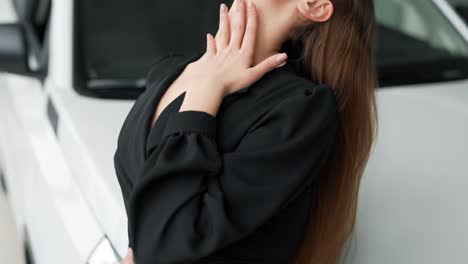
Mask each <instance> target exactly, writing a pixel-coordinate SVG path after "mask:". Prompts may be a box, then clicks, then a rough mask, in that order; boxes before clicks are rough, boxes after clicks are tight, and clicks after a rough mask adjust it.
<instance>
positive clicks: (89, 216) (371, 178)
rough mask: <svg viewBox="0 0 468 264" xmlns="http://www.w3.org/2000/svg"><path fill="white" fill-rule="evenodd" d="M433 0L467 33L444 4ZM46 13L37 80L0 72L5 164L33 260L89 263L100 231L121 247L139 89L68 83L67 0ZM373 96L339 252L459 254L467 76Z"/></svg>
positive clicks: (372, 256)
mask: <svg viewBox="0 0 468 264" xmlns="http://www.w3.org/2000/svg"><path fill="white" fill-rule="evenodd" d="M434 3H436V5H437V6H438V7H439V8H440V10H441V11H442V12H443V13H444V14H445V15H446V16H447V17H448V19H449V20H450V21H451V23H452V24H453V25H454V26H455V27H456V28H457V30H458V31H459V32H460V33H461V34H463V36H464V38H465V39H466V40H468V30H467V28H466V27H465V25H464V24H463V22H462V20H461V19H460V18H458V17H457V16H456V14H455V13H454V12H453V10H452V9H451V8H450V7H449V6H448V4H447V3H446V2H445V1H444V0H434ZM50 25H51V31H50V32H51V34H50V51H51V52H50V56H49V70H48V75H47V78H46V79H45V81H44V82H40V81H38V80H36V79H32V78H28V77H21V76H17V75H10V74H0V147H1V149H0V152H1V153H0V158H1V161H0V165H1V166H2V169H3V170H4V172H5V176H6V179H7V183H8V186H9V190H10V192H9V195H10V199H9V201H10V203H11V204H12V208H13V210H14V216H15V219H16V222H17V223H18V226H17V228H18V230H19V232H20V233H21V234H23V231H24V229H23V228H24V227H26V229H27V230H28V231H27V232H28V237H29V238H30V240H31V245H32V248H33V252H34V257H35V259H36V263H40V264H42V263H44V264H55V263H57V264H58V263H60V264H61V263H85V262H86V261H87V259H88V257H89V255H90V254H91V253H92V252H93V250H94V249H95V247H96V245H97V244H98V243H99V241H102V239H103V237H107V238H108V239H109V241H110V242H111V243H112V246H113V247H114V249H115V250H116V251H117V252H118V253H119V254H120V255H121V256H123V255H125V254H126V251H127V245H128V239H127V227H126V221H127V219H126V215H125V209H124V205H123V201H122V197H121V193H120V188H119V185H118V182H117V178H116V177H115V171H114V167H113V154H114V151H115V148H116V144H117V137H118V133H119V131H120V128H121V125H122V123H123V121H124V118H125V116H126V114H127V113H128V112H129V110H130V108H131V106H132V105H133V103H134V101H133V100H111V99H100V98H92V97H85V96H82V95H80V94H78V93H77V92H76V90H75V89H74V88H73V85H74V82H73V76H74V69H73V65H74V64H73V58H74V56H73V43H74V40H73V30H72V29H73V0H60V1H53V5H52V12H51V22H50ZM377 104H378V114H379V124H380V127H379V135H378V139H377V142H376V146H375V148H374V151H373V153H372V155H371V158H370V160H369V163H368V166H367V168H366V171H365V174H364V176H363V181H362V184H361V192H360V196H359V206H358V219H357V228H356V232H355V234H354V237H353V243H351V248H350V249H351V251H350V252H349V253H350V254H349V258H347V262H346V263H355V264H358V263H359V264H367V263H368V264H371V263H372V264H374V263H441V262H444V263H445V262H450V263H462V262H463V263H464V262H466V260H467V259H468V257H467V256H465V255H464V252H468V248H467V246H466V245H468V241H467V240H468V239H467V238H468V231H467V230H468V229H467V228H465V229H463V227H464V226H465V225H464V223H465V222H467V221H468V214H467V213H466V212H467V211H468V210H466V209H467V208H466V203H464V201H467V200H468V194H465V193H466V192H464V190H463V187H464V186H468V182H467V181H468V177H467V176H468V165H467V164H468V163H467V162H466V158H465V157H467V156H468V155H467V153H466V151H467V149H468V140H466V139H465V137H466V135H467V134H468V80H462V81H452V82H445V83H433V84H424V85H411V86H401V87H387V88H383V89H379V90H378V91H377ZM54 113H55V114H56V115H57V120H58V122H57V127H56V130H54V121H53V120H54V118H55V117H54ZM23 236H24V234H23ZM442 260H444V261H442ZM445 260H450V261H445ZM431 261H432V262H431Z"/></svg>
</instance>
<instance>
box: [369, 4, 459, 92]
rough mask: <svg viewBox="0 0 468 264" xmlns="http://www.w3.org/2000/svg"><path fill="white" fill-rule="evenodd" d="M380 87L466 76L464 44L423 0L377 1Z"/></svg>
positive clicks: (448, 24)
mask: <svg viewBox="0 0 468 264" xmlns="http://www.w3.org/2000/svg"><path fill="white" fill-rule="evenodd" d="M376 4H377V19H378V21H379V36H378V37H379V38H378V53H377V63H378V67H379V75H380V84H381V86H388V85H404V84H417V83H426V82H439V81H449V80H455V79H463V78H467V77H468V46H467V43H466V42H465V40H464V39H463V38H462V37H461V35H459V33H458V32H457V31H456V29H455V28H454V27H453V26H452V25H451V24H450V23H449V22H448V20H447V19H446V18H445V17H444V16H443V15H442V13H441V12H440V10H438V9H437V8H436V6H435V5H434V4H433V3H432V1H427V0H411V1H401V0H377V1H376Z"/></svg>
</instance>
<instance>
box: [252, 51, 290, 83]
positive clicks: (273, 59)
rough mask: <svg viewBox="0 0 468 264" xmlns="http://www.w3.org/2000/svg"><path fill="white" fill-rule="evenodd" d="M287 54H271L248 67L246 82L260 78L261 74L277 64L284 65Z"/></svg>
mask: <svg viewBox="0 0 468 264" xmlns="http://www.w3.org/2000/svg"><path fill="white" fill-rule="evenodd" d="M287 58H288V56H287V55H286V53H279V54H275V55H273V56H270V57H268V58H267V59H265V60H264V61H262V62H260V63H259V64H257V65H255V66H254V67H252V68H249V69H248V70H247V71H248V72H249V73H248V75H249V76H248V78H247V79H248V83H253V82H255V81H256V80H258V79H260V78H261V77H262V76H263V75H265V74H266V73H267V72H269V71H271V70H273V69H274V68H277V67H279V66H282V65H284V63H285V62H286V59H287Z"/></svg>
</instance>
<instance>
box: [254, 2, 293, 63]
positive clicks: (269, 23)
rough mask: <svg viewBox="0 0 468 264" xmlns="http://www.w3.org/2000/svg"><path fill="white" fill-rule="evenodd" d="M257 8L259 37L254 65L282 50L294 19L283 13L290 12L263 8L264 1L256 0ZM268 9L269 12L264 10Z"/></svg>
mask: <svg viewBox="0 0 468 264" xmlns="http://www.w3.org/2000/svg"><path fill="white" fill-rule="evenodd" d="M254 3H255V5H256V10H257V21H258V22H257V39H256V43H255V58H254V62H253V65H252V66H255V65H257V64H258V63H260V62H262V61H264V60H265V59H267V58H268V57H270V56H272V55H274V54H276V53H278V52H280V49H281V46H282V45H283V43H284V42H285V41H286V40H287V39H288V34H289V33H290V31H291V30H292V28H293V26H294V25H293V23H294V20H293V19H291V18H289V17H284V16H282V15H281V14H288V13H289V12H279V13H278V12H272V11H271V9H268V8H263V7H262V6H261V4H264V3H265V2H263V1H254ZM264 10H268V12H266V11H264Z"/></svg>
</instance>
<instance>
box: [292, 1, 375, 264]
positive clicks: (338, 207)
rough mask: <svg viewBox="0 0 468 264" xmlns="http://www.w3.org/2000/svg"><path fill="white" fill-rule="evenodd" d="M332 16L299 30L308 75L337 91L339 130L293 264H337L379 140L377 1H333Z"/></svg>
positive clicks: (296, 36)
mask: <svg viewBox="0 0 468 264" xmlns="http://www.w3.org/2000/svg"><path fill="white" fill-rule="evenodd" d="M331 1H332V3H333V6H334V12H333V15H332V17H331V18H330V19H329V20H328V21H327V22H324V23H313V24H309V25H305V26H304V27H301V28H299V30H297V32H294V33H293V35H292V39H294V41H300V43H301V45H302V46H303V48H302V51H301V56H302V57H303V60H304V66H305V67H306V72H307V74H309V73H310V77H311V79H313V80H316V81H317V82H319V83H325V84H328V85H329V86H331V88H332V89H333V90H334V92H335V94H336V96H337V99H338V102H339V110H340V118H341V127H340V128H339V132H338V135H337V138H336V141H335V144H334V145H333V149H332V152H331V156H330V158H329V159H328V160H327V162H326V164H325V167H324V168H323V170H322V174H321V175H320V177H318V178H317V179H316V181H315V183H314V184H313V187H312V188H313V195H312V197H310V198H311V200H312V207H311V209H310V212H309V221H308V224H307V227H306V230H305V235H304V240H303V241H302V244H300V246H299V247H298V248H297V251H296V252H295V255H294V256H293V259H291V262H290V263H294V264H322V263H326V264H332V263H333V264H335V263H339V261H340V259H341V257H342V254H343V252H344V249H345V246H346V244H347V243H346V242H347V241H348V239H349V238H350V237H351V235H352V232H353V230H354V226H355V219H356V210H357V200H358V191H359V185H360V180H361V176H362V174H363V172H364V170H365V167H366V164H367V162H368V159H369V156H370V153H371V151H372V147H373V142H374V140H375V139H376V137H377V127H378V122H377V107H376V98H375V88H376V86H377V81H376V73H375V59H374V48H375V47H374V45H375V44H374V43H375V36H374V35H375V31H376V21H375V10H374V2H373V0H331Z"/></svg>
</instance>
